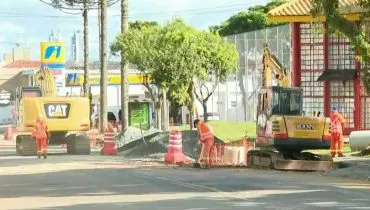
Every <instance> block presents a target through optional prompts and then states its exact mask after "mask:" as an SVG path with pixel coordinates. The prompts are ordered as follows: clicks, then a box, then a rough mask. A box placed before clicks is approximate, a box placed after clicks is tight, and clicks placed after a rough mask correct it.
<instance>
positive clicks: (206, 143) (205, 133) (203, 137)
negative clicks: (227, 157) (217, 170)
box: [194, 119, 215, 168]
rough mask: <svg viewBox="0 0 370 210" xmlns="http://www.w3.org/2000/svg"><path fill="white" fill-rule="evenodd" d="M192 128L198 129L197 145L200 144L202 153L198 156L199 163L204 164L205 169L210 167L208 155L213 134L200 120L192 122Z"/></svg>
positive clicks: (212, 142)
mask: <svg viewBox="0 0 370 210" xmlns="http://www.w3.org/2000/svg"><path fill="white" fill-rule="evenodd" d="M194 127H196V128H197V129H198V132H199V143H201V144H202V151H201V155H200V157H199V158H200V161H199V162H204V163H205V165H206V167H207V168H210V167H211V162H212V161H211V160H210V154H211V149H212V146H213V144H214V142H215V139H214V136H213V133H212V131H211V129H210V127H209V126H208V125H207V124H206V123H205V122H204V121H202V120H198V119H197V120H194Z"/></svg>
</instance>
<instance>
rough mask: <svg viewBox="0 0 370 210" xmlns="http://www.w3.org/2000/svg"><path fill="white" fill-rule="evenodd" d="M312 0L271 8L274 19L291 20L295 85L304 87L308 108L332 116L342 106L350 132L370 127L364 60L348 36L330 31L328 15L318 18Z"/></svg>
mask: <svg viewBox="0 0 370 210" xmlns="http://www.w3.org/2000/svg"><path fill="white" fill-rule="evenodd" d="M354 5H355V1H354V0H353V1H351V0H348V1H343V2H341V5H340V7H341V8H344V7H347V8H348V7H351V6H354ZM311 8H312V1H308V0H298V1H291V2H289V3H286V4H283V5H281V6H279V7H277V8H275V9H273V10H271V11H270V12H269V19H270V21H272V22H284V23H286V22H289V23H290V24H291V28H292V38H291V45H292V61H291V73H292V81H293V85H294V86H295V87H302V89H303V94H304V110H305V111H306V113H308V114H311V113H313V111H316V112H321V113H323V114H324V115H325V116H327V117H328V116H330V111H331V109H332V108H333V107H338V109H339V111H340V112H341V113H342V114H343V115H344V117H345V119H346V121H347V129H346V131H345V133H346V134H348V133H350V132H351V131H353V130H360V129H369V128H370V111H369V108H370V98H369V96H368V94H367V92H366V91H365V90H364V88H363V86H362V83H361V78H360V70H361V63H360V62H359V61H358V60H357V59H356V58H355V57H356V53H355V51H354V50H353V49H352V47H351V43H350V40H349V39H348V38H347V37H344V36H341V35H338V34H331V33H328V31H329V28H328V24H327V23H326V22H325V17H321V20H323V21H322V22H315V19H314V18H313V17H312V16H311V14H310V10H311ZM351 11H352V12H351V13H346V14H344V15H345V17H346V18H347V19H349V20H351V21H355V22H357V21H359V17H360V14H358V13H356V12H354V11H355V10H351Z"/></svg>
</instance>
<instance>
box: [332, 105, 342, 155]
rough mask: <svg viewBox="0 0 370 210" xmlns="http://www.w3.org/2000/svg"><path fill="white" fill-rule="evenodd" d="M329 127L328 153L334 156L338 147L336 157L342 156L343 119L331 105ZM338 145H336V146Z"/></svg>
mask: <svg viewBox="0 0 370 210" xmlns="http://www.w3.org/2000/svg"><path fill="white" fill-rule="evenodd" d="M330 121H331V127H330V133H331V141H330V154H331V157H332V158H334V157H335V155H336V153H337V147H338V157H343V156H344V155H343V147H344V138H343V130H344V126H345V120H344V118H343V116H342V115H341V114H340V113H339V112H338V110H337V108H336V107H333V110H332V113H331V115H330ZM337 145H338V146H337Z"/></svg>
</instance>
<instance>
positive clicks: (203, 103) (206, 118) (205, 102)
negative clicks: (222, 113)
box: [202, 100, 208, 122]
mask: <svg viewBox="0 0 370 210" xmlns="http://www.w3.org/2000/svg"><path fill="white" fill-rule="evenodd" d="M207 101H208V100H203V101H202V107H203V118H204V122H207V121H208V115H207V109H208V108H207Z"/></svg>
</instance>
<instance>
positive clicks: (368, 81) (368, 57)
mask: <svg viewBox="0 0 370 210" xmlns="http://www.w3.org/2000/svg"><path fill="white" fill-rule="evenodd" d="M357 6H360V7H362V8H363V11H370V1H369V0H359V1H358V5H357ZM339 10H340V9H339V0H325V1H323V0H314V7H313V8H312V10H311V13H312V14H313V15H314V16H315V17H317V16H319V15H324V16H325V17H326V21H327V23H328V26H329V32H330V33H333V32H339V33H341V34H343V35H345V36H347V37H348V38H349V39H350V40H351V44H352V45H353V46H354V48H355V49H356V51H357V52H358V54H359V57H358V59H361V60H362V61H363V62H364V63H365V66H362V68H361V69H362V72H361V78H362V81H363V84H364V86H365V88H366V90H367V92H370V68H369V63H370V43H369V39H368V36H367V31H366V30H368V29H367V27H366V25H363V26H365V27H358V26H357V24H356V23H355V22H353V21H350V20H348V19H346V18H345V17H344V16H343V15H342V14H341V12H340V11H339ZM368 15H369V12H364V13H363V14H362V16H363V17H367V16H368Z"/></svg>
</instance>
